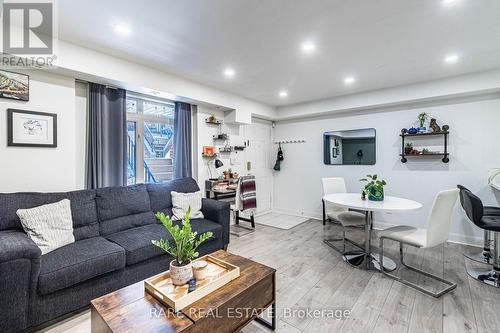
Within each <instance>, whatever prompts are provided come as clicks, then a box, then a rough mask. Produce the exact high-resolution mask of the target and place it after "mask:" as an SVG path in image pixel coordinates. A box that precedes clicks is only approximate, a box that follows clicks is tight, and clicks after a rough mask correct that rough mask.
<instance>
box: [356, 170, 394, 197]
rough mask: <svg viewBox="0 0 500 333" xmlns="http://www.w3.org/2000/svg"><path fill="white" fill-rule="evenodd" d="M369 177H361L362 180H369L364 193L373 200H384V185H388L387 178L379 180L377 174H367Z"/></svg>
mask: <svg viewBox="0 0 500 333" xmlns="http://www.w3.org/2000/svg"><path fill="white" fill-rule="evenodd" d="M366 177H367V178H363V179H360V181H362V182H367V184H366V185H365V187H364V188H363V193H365V195H367V196H368V200H371V201H383V200H384V186H385V185H387V182H386V181H385V180H379V179H378V176H377V175H366Z"/></svg>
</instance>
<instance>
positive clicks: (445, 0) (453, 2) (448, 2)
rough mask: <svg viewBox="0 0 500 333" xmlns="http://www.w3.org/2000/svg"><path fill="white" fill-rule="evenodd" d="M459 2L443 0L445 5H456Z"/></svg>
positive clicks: (456, 0)
mask: <svg viewBox="0 0 500 333" xmlns="http://www.w3.org/2000/svg"><path fill="white" fill-rule="evenodd" d="M457 2H458V0H443V5H445V6H451V5H454V4H456V3H457Z"/></svg>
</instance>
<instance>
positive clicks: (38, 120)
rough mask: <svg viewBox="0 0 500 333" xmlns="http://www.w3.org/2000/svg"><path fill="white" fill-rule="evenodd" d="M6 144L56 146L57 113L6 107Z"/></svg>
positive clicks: (16, 145)
mask: <svg viewBox="0 0 500 333" xmlns="http://www.w3.org/2000/svg"><path fill="white" fill-rule="evenodd" d="M7 146H13V147H48V148H55V147H57V114H54V113H45V112H35V111H26V110H17V109H7Z"/></svg>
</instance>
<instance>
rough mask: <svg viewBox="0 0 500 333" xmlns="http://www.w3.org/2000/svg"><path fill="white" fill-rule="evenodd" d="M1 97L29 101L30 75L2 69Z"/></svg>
mask: <svg viewBox="0 0 500 333" xmlns="http://www.w3.org/2000/svg"><path fill="white" fill-rule="evenodd" d="M0 97H2V98H9V99H15V100H18V101H24V102H27V101H29V99H30V77H29V75H26V74H20V73H14V72H9V71H4V70H0Z"/></svg>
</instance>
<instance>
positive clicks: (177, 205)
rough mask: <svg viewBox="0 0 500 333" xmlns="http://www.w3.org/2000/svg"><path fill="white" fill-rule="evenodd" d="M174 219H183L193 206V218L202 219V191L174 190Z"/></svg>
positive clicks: (191, 216) (172, 193)
mask: <svg viewBox="0 0 500 333" xmlns="http://www.w3.org/2000/svg"><path fill="white" fill-rule="evenodd" d="M170 194H171V195H172V214H173V216H172V220H182V219H183V218H184V215H185V214H186V212H187V210H188V209H189V207H191V215H189V216H190V218H191V219H202V218H203V213H202V212H201V191H198V192H193V193H180V192H175V191H172V192H171V193H170Z"/></svg>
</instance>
